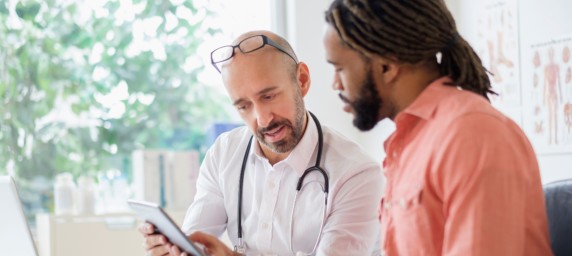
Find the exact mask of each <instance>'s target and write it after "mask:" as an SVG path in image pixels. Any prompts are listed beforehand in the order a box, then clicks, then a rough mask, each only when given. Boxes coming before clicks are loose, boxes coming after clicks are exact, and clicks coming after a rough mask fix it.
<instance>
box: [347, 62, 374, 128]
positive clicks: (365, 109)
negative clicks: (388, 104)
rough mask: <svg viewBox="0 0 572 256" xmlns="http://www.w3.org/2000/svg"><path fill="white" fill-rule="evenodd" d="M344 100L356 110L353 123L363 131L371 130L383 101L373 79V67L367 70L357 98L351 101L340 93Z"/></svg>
mask: <svg viewBox="0 0 572 256" xmlns="http://www.w3.org/2000/svg"><path fill="white" fill-rule="evenodd" d="M339 96H340V98H341V99H342V101H344V102H346V103H348V104H349V105H350V106H351V107H352V109H353V112H354V120H353V124H354V126H355V127H356V128H358V129H359V130H361V131H369V130H371V129H373V127H375V125H376V124H377V122H378V116H379V109H380V108H381V105H382V101H381V98H380V97H379V94H378V91H377V88H375V83H374V81H373V74H372V72H371V69H370V70H369V71H368V72H367V75H366V77H365V80H364V81H363V82H362V85H361V88H360V91H359V94H358V96H357V97H356V99H355V100H353V101H351V100H349V99H348V98H346V97H344V96H343V95H342V94H341V93H340V94H339Z"/></svg>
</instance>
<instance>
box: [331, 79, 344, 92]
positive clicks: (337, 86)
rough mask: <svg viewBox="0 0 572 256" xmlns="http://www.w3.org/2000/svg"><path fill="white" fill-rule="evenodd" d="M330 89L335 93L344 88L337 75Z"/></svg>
mask: <svg viewBox="0 0 572 256" xmlns="http://www.w3.org/2000/svg"><path fill="white" fill-rule="evenodd" d="M332 88H333V89H334V90H336V91H343V90H344V86H343V85H342V81H341V80H340V78H339V77H338V76H337V75H334V81H333V82H332Z"/></svg>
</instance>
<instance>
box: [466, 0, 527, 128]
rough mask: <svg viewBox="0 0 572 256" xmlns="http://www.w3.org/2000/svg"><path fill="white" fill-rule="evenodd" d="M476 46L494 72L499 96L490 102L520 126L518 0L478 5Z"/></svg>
mask: <svg viewBox="0 0 572 256" xmlns="http://www.w3.org/2000/svg"><path fill="white" fill-rule="evenodd" d="M479 2H480V3H479V6H478V7H477V8H478V10H479V11H478V12H479V13H480V15H478V16H477V17H475V18H476V33H477V35H476V37H473V42H472V43H473V46H474V48H475V51H476V52H477V54H478V55H479V57H480V58H481V60H482V62H483V65H484V66H485V67H486V68H487V69H488V70H489V71H490V72H491V76H490V79H491V84H492V87H493V90H494V91H495V92H497V93H498V94H499V95H498V96H492V97H491V102H492V103H493V105H495V106H497V107H499V108H500V109H501V110H503V112H505V113H506V114H507V115H509V116H511V117H512V118H513V119H515V121H517V122H519V123H520V113H521V109H520V107H521V102H520V99H521V95H520V93H521V87H520V80H519V79H520V73H519V71H520V70H519V45H518V43H519V42H518V36H519V34H518V16H517V13H518V8H517V0H486V1H479Z"/></svg>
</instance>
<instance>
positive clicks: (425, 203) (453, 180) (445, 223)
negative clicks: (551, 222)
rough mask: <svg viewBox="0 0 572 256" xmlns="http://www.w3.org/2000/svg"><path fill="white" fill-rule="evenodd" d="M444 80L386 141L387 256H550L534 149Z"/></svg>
mask: <svg viewBox="0 0 572 256" xmlns="http://www.w3.org/2000/svg"><path fill="white" fill-rule="evenodd" d="M446 84H452V81H451V80H450V79H449V78H447V77H442V78H440V79H438V80H436V81H434V82H433V83H431V84H430V85H429V86H428V87H427V88H426V89H425V90H424V91H423V92H422V93H421V94H420V95H419V96H418V97H417V99H415V101H414V102H413V103H412V104H411V105H410V106H408V107H407V108H406V109H405V110H404V111H402V112H401V113H399V114H398V115H397V116H396V118H395V124H396V127H397V128H396V131H395V132H394V133H393V134H392V135H391V136H390V137H389V138H388V139H387V141H385V144H384V147H385V152H386V153H387V157H386V159H385V160H384V173H385V175H386V177H387V186H386V188H385V196H384V199H383V200H382V202H381V207H380V220H381V225H382V249H383V252H384V253H385V254H386V255H463V256H466V255H487V256H491V255H535V256H536V255H552V251H551V249H550V243H549V238H548V227H547V219H546V210H545V204H544V194H543V191H542V183H541V181H540V173H539V167H538V163H537V161H536V156H535V154H534V151H533V149H532V147H531V145H530V143H529V141H528V140H527V138H526V136H525V135H524V133H523V132H522V130H521V129H520V128H519V127H518V125H516V124H515V123H514V122H513V121H512V120H510V119H509V118H507V117H506V116H504V115H503V114H501V113H500V112H499V111H497V110H496V109H495V108H493V107H492V106H491V104H490V103H489V102H488V101H486V99H485V98H483V97H482V96H480V95H478V94H476V93H473V92H469V91H466V90H461V89H460V87H456V86H452V85H446Z"/></svg>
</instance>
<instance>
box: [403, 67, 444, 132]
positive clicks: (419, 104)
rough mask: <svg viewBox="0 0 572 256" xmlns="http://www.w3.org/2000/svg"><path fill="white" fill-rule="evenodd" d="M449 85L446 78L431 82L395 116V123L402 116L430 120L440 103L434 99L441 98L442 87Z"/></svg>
mask: <svg viewBox="0 0 572 256" xmlns="http://www.w3.org/2000/svg"><path fill="white" fill-rule="evenodd" d="M449 83H453V81H452V80H451V78H449V77H446V76H444V77H441V78H439V79H437V80H435V81H433V82H431V83H430V84H429V85H428V86H427V87H426V88H425V89H424V90H423V91H422V92H421V94H419V96H417V98H416V99H415V100H414V101H413V102H412V103H411V104H410V105H409V106H408V107H407V108H405V110H403V112H402V113H399V114H398V115H397V117H396V118H395V123H398V121H399V119H401V118H403V117H402V116H404V115H412V116H416V117H419V118H421V119H425V120H428V119H430V118H431V117H432V116H433V113H435V110H436V109H437V106H438V105H439V102H440V100H436V99H439V98H441V94H442V93H443V92H444V91H443V90H441V89H442V86H444V85H445V84H449Z"/></svg>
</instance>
